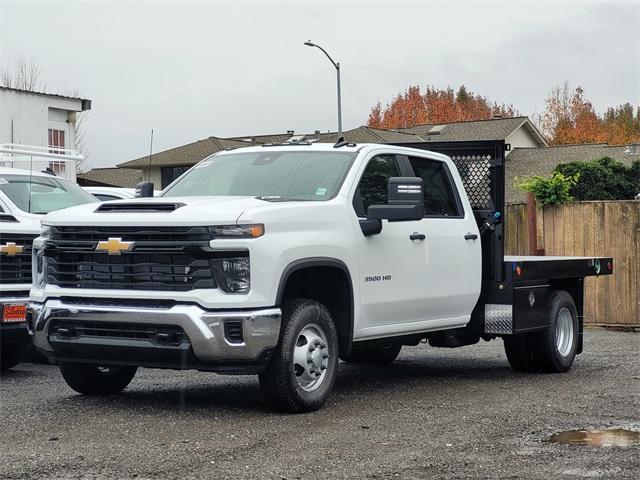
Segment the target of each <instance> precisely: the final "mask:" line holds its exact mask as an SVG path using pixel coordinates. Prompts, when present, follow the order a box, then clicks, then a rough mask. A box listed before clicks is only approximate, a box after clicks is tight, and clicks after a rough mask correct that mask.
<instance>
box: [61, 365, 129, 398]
mask: <svg viewBox="0 0 640 480" xmlns="http://www.w3.org/2000/svg"><path fill="white" fill-rule="evenodd" d="M137 369H138V367H129V366H117V365H94V364H91V363H60V373H62V377H63V378H64V381H65V382H67V385H69V386H70V387H71V388H73V389H74V390H75V391H76V392H78V393H82V394H84V395H113V394H114V393H119V392H121V391H122V390H124V389H125V388H126V387H127V385H129V383H131V380H133V377H134V376H135V374H136V370H137Z"/></svg>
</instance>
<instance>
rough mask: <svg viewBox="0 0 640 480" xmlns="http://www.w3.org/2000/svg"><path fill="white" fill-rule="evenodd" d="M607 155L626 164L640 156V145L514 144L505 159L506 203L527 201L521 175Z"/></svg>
mask: <svg viewBox="0 0 640 480" xmlns="http://www.w3.org/2000/svg"><path fill="white" fill-rule="evenodd" d="M602 157H610V158H613V159H614V160H618V161H620V162H622V163H624V164H625V165H627V166H629V165H631V164H632V163H633V162H634V161H637V160H640V145H629V146H624V145H607V144H606V143H587V144H579V145H557V146H553V147H542V148H530V147H519V148H513V149H512V150H511V152H510V154H509V156H508V157H507V160H506V162H505V171H506V182H505V183H506V185H505V186H506V190H505V194H506V199H507V203H519V202H524V201H526V193H524V192H522V191H521V190H519V189H518V188H517V186H516V185H517V184H518V183H519V182H520V180H521V179H523V178H526V177H531V176H533V175H541V176H548V175H549V174H550V173H551V172H552V171H553V169H554V168H555V167H556V166H557V165H558V164H560V163H567V162H579V161H591V160H597V159H599V158H602Z"/></svg>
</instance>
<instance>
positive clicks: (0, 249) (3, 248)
mask: <svg viewBox="0 0 640 480" xmlns="http://www.w3.org/2000/svg"><path fill="white" fill-rule="evenodd" d="M23 250H24V246H23V245H16V244H15V243H13V242H7V243H6V245H0V254H4V255H7V256H8V257H15V256H16V255H17V254H19V253H22V251H23Z"/></svg>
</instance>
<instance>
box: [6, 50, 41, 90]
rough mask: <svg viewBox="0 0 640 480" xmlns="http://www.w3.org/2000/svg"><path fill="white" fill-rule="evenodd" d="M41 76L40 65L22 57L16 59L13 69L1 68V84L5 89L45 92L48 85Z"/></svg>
mask: <svg viewBox="0 0 640 480" xmlns="http://www.w3.org/2000/svg"><path fill="white" fill-rule="evenodd" d="M41 76H42V70H41V68H40V65H38V64H37V63H36V62H35V61H33V60H25V59H24V58H22V57H18V58H16V60H15V62H14V65H13V66H12V67H11V66H9V65H2V67H0V84H1V85H2V86H4V87H9V88H15V89H18V90H30V91H36V92H37V91H40V92H44V91H46V89H47V84H46V82H43V81H42V80H41V78H40V77H41Z"/></svg>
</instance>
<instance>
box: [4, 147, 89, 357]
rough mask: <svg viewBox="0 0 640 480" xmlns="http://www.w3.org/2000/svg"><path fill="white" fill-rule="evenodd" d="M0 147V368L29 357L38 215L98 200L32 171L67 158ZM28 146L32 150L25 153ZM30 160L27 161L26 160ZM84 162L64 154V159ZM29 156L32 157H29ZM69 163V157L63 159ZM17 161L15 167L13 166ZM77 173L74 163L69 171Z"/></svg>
mask: <svg viewBox="0 0 640 480" xmlns="http://www.w3.org/2000/svg"><path fill="white" fill-rule="evenodd" d="M15 147H16V146H14V145H10V144H3V145H0V164H4V165H15V164H17V165H19V166H20V167H26V168H27V170H24V169H22V168H14V167H3V166H0V368H1V369H2V370H7V369H9V368H11V367H13V366H15V365H17V364H18V363H19V362H20V360H21V359H22V358H24V356H25V355H26V354H27V352H28V349H29V345H30V344H31V339H30V338H29V335H28V334H27V327H26V310H27V303H28V301H29V289H30V288H31V268H32V265H31V243H32V241H33V239H34V238H36V237H37V236H38V235H39V234H40V231H41V226H40V221H41V219H42V217H43V216H44V215H45V214H47V213H49V212H50V211H52V210H56V209H61V208H66V207H69V206H74V205H79V204H82V203H87V202H97V199H95V198H94V197H93V196H91V195H90V194H88V193H87V192H85V191H84V190H82V189H81V188H80V187H79V186H78V185H76V184H75V183H73V182H71V181H69V180H67V179H64V178H60V177H58V176H56V175H54V174H52V173H44V172H41V171H39V170H30V169H29V167H34V168H48V167H49V165H50V164H51V163H52V162H53V165H54V166H61V165H66V163H64V162H65V158H60V157H59V156H57V155H55V154H49V153H48V152H43V151H42V149H41V148H39V147H28V146H24V145H19V146H17V147H19V156H18V157H19V159H18V158H14V152H16V149H15ZM30 148H32V149H33V150H29V149H30ZM27 156H28V157H29V158H26V157H27ZM71 156H73V158H72V160H73V161H74V162H75V158H76V157H78V158H82V157H80V156H79V155H78V154H77V153H72V152H70V151H66V157H71ZM31 157H33V158H31ZM67 160H68V158H67ZM14 162H15V164H14ZM69 170H73V171H74V172H75V165H74V167H73V168H69Z"/></svg>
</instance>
